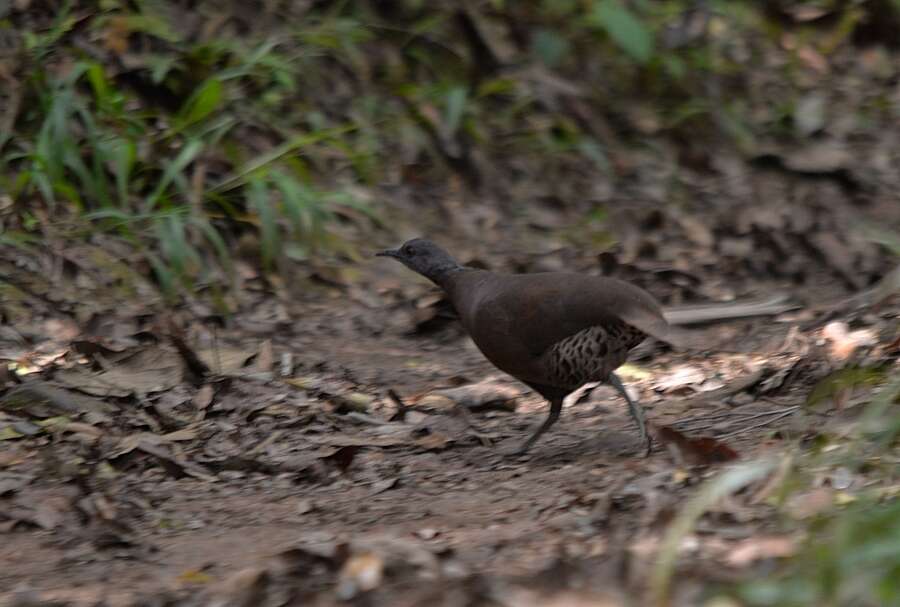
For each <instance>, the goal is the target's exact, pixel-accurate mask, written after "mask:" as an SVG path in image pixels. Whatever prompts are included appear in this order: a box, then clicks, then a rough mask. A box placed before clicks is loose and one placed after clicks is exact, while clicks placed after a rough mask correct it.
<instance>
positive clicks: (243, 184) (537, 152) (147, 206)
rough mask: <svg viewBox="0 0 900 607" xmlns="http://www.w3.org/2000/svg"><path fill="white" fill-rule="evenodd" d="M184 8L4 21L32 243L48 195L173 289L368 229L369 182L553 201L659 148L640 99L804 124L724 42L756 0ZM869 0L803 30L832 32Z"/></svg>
mask: <svg viewBox="0 0 900 607" xmlns="http://www.w3.org/2000/svg"><path fill="white" fill-rule="evenodd" d="M178 6H179V5H178V4H176V3H169V2H167V1H166V0H136V1H133V2H125V1H121V0H101V1H99V2H86V1H71V0H70V1H66V2H59V3H57V5H56V7H55V8H57V9H58V10H55V11H48V12H41V11H31V12H28V11H25V12H16V11H12V12H11V13H9V14H8V15H7V16H6V17H5V20H0V35H2V36H5V37H12V38H14V39H16V40H17V41H18V47H19V52H18V53H17V54H16V55H15V59H16V63H15V65H14V66H13V72H14V73H17V74H19V78H18V80H17V82H18V88H17V89H16V90H15V91H14V92H13V94H15V95H18V96H19V99H20V101H21V109H20V110H19V112H18V113H17V115H16V116H15V118H16V120H15V122H14V127H13V132H11V133H0V188H2V189H3V191H5V192H8V193H9V195H10V196H11V198H12V199H13V200H14V202H15V203H16V207H15V208H16V209H17V212H18V213H19V219H20V221H19V225H18V226H16V227H15V229H16V230H17V231H19V232H23V233H26V234H28V235H30V236H32V237H35V238H36V239H39V238H40V234H39V231H40V230H41V229H42V228H41V227H40V223H39V222H38V223H35V222H29V217H34V216H35V215H34V212H35V211H36V210H37V209H41V212H42V213H43V214H44V215H46V216H47V217H49V218H50V219H51V220H52V221H57V222H60V223H61V224H62V223H67V222H70V221H73V220H80V221H87V222H90V225H91V228H92V229H93V230H102V231H105V232H108V233H111V234H115V235H117V236H118V237H121V238H123V239H126V240H128V241H129V242H132V243H134V246H135V247H137V248H138V249H139V250H141V251H143V252H144V254H145V257H146V259H147V260H148V262H150V263H151V265H152V266H153V267H154V268H155V274H156V278H157V282H158V283H159V284H160V285H161V286H162V287H163V289H164V291H165V292H166V293H167V294H169V295H170V296H173V297H175V296H177V295H178V294H179V293H180V292H183V291H184V290H191V289H193V288H194V287H193V285H195V284H198V283H204V282H205V281H206V280H210V279H213V278H212V277H213V276H214V275H215V276H226V275H227V274H228V273H229V271H230V267H231V266H232V265H233V263H232V262H233V259H231V257H232V256H233V255H234V253H233V251H234V250H235V249H236V247H237V243H238V242H239V241H240V240H241V238H242V237H245V236H246V235H247V234H252V235H253V237H254V238H255V239H256V240H257V241H258V246H259V263H260V264H261V265H262V267H263V268H264V269H265V270H267V271H272V270H277V269H279V268H284V267H286V266H285V264H286V263H287V262H288V261H290V260H292V259H294V260H297V259H310V258H311V257H314V256H317V255H321V254H323V253H326V252H328V251H330V250H334V249H335V247H338V249H340V248H341V244H340V243H341V236H340V234H341V233H344V232H346V230H339V229H336V228H338V227H339V226H342V227H345V226H343V224H344V223H346V222H347V221H351V222H358V223H360V224H361V225H359V226H358V230H359V231H360V232H366V231H371V230H372V229H377V227H378V224H377V220H378V218H379V217H380V216H381V214H382V212H383V208H382V207H381V206H379V205H375V206H372V205H371V204H368V203H364V202H363V201H362V200H361V199H357V198H354V197H352V196H350V195H349V194H348V192H350V191H360V190H359V188H364V189H369V190H372V191H375V192H378V190H379V188H380V187H382V186H383V185H385V184H388V185H392V186H394V185H403V184H405V183H406V182H412V183H414V184H420V187H426V188H427V187H431V188H440V187H442V186H443V184H445V183H446V182H447V181H448V180H450V179H453V178H456V177H458V178H461V179H462V182H463V183H465V184H467V185H468V186H469V187H471V188H478V187H479V186H482V185H484V175H485V174H487V175H502V176H505V177H507V178H510V179H517V178H518V177H516V175H517V174H519V173H522V172H524V173H526V174H533V175H541V176H542V177H543V178H544V181H545V182H546V183H548V184H559V185H558V186H556V187H559V188H560V191H561V192H564V191H565V190H564V188H565V186H566V184H567V183H569V182H571V180H572V177H573V176H579V175H580V176H582V178H584V179H587V178H590V176H591V175H595V174H597V173H602V174H604V175H605V176H606V178H607V179H612V180H615V179H616V178H617V177H618V175H617V172H616V168H615V167H616V162H615V160H616V159H615V155H616V150H617V149H619V148H621V147H622V146H628V147H644V146H647V145H652V144H651V143H650V142H649V141H648V138H647V136H646V134H645V133H642V132H641V129H640V128H637V127H636V126H635V124H634V123H633V121H632V119H631V117H630V114H629V112H630V109H631V108H632V107H633V106H640V107H643V108H644V109H646V110H647V111H648V112H650V113H651V114H652V115H653V116H654V120H655V121H656V123H657V124H658V125H659V126H658V128H659V129H660V131H659V133H658V134H657V135H656V137H668V136H672V137H674V138H675V139H678V138H679V137H681V138H684V137H689V138H693V139H696V140H698V141H705V140H711V139H715V138H718V139H719V140H726V141H730V142H732V144H734V145H736V146H738V147H739V148H740V149H744V150H752V149H753V146H754V145H755V143H754V142H755V141H756V140H757V139H758V138H760V137H768V136H786V135H789V134H790V133H791V132H792V129H791V125H790V116H791V114H790V107H793V98H792V94H791V92H793V93H794V94H795V95H800V94H801V93H802V92H803V91H802V90H801V89H800V88H799V87H794V86H793V85H791V84H790V79H789V78H788V79H786V84H785V89H786V90H787V91H788V94H783V92H779V102H781V103H782V105H783V109H782V110H777V108H774V106H772V103H771V99H766V98H760V96H759V94H758V93H757V92H756V89H755V88H754V87H752V86H751V85H750V82H749V81H748V80H747V79H746V78H745V76H744V65H745V61H746V59H741V58H740V55H739V54H736V52H735V49H734V48H733V47H734V46H735V44H734V42H735V40H737V39H740V40H743V41H745V44H744V46H745V47H746V48H745V52H746V53H750V54H751V56H753V55H757V56H758V55H760V54H761V53H762V52H763V51H766V50H768V51H771V49H772V48H774V47H775V45H776V44H777V42H778V40H779V39H780V36H781V34H782V33H783V30H784V26H783V25H781V24H776V23H774V22H772V21H770V20H768V19H767V18H766V17H765V16H764V15H763V14H762V13H760V12H759V11H758V9H757V8H754V6H753V5H752V3H734V2H711V3H709V5H708V6H709V14H708V15H707V17H708V22H707V24H706V26H705V27H703V28H700V29H696V28H695V29H694V30H691V29H690V28H688V27H687V26H686V25H685V23H686V21H685V19H686V18H687V17H688V16H689V15H690V14H691V13H690V12H689V10H688V9H690V8H692V7H694V6H695V3H692V2H688V1H687V0H667V1H665V2H648V1H647V0H631V1H625V0H588V1H586V2H575V1H563V2H559V1H550V0H544V1H541V2H533V3H510V2H504V1H502V0H498V1H492V2H487V3H483V4H479V5H477V6H476V7H470V8H468V9H466V10H462V9H461V8H460V7H457V6H455V5H452V4H451V5H444V4H429V3H423V2H421V1H415V0H408V1H405V2H396V3H388V4H378V3H374V4H373V3H356V2H346V1H342V2H337V1H335V2H322V3H315V6H314V7H312V8H310V7H307V6H305V5H299V4H298V5H294V4H292V3H287V4H286V5H284V6H282V5H279V8H278V10H279V11H281V13H274V14H266V13H265V10H261V12H260V13H259V14H256V15H247V14H245V13H242V12H241V11H240V10H239V9H240V7H241V6H242V5H241V4H240V3H227V2H226V3H217V4H215V5H211V4H201V5H198V6H197V7H194V8H193V9H191V12H190V14H188V13H186V12H185V9H183V8H178ZM267 6H268V5H267ZM841 10H843V9H841ZM860 10H861V9H859V8H856V7H849V8H847V9H846V11H845V12H846V17H845V18H844V19H843V20H841V21H840V28H842V29H840V30H839V31H836V32H832V31H830V30H822V31H818V32H816V31H809V32H804V33H803V34H804V40H809V41H811V43H813V44H818V45H819V46H820V47H821V46H823V45H825V44H826V42H827V44H830V45H832V47H837V46H839V44H841V41H846V39H847V37H848V36H849V35H850V33H852V30H853V27H854V24H856V23H858V22H859V11H860ZM187 20H193V21H196V22H197V23H199V24H201V26H197V25H196V23H195V26H194V27H193V28H191V27H184V24H182V23H181V22H180V21H187ZM193 21H192V22H193ZM235 24H238V25H235ZM204 28H209V29H208V30H206V29H204ZM217 28H218V29H217ZM673 32H675V34H673ZM679 32H682V33H683V32H693V33H689V34H685V35H682V34H681V33H679ZM673 41H674V42H673ZM787 54H788V55H790V52H788V53H787ZM788 65H789V67H788V68H785V69H786V70H789V69H795V68H794V67H791V66H792V65H793V64H788ZM723 90H725V93H723V92H722V91H723ZM726 93H727V94H726ZM754 105H755V106H757V109H758V108H759V107H762V108H767V109H766V112H765V113H764V115H763V117H762V118H760V119H755V118H753V119H751V116H752V115H753V109H754ZM888 106H889V104H888ZM888 106H885V107H884V108H883V110H882V113H881V114H879V113H877V112H876V113H875V114H874V115H873V117H872V120H874V121H876V122H877V121H879V120H885V119H889V118H890V116H889V115H888V114H889V109H888ZM779 111H781V112H782V113H779ZM511 160H512V161H513V162H510V161H511ZM348 186H353V187H348ZM377 198H378V197H377V196H370V197H367V199H377ZM351 218H353V219H351ZM373 222H375V223H373ZM7 237H10V238H13V239H16V238H18V239H19V240H21V239H22V238H21V236H15V237H13V236H12V235H10V234H7ZM215 280H221V279H219V278H216V279H215Z"/></svg>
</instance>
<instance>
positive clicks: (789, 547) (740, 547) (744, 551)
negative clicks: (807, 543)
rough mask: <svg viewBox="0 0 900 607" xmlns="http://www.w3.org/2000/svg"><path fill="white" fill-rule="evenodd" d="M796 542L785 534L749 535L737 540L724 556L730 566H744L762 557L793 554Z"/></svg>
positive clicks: (770, 557)
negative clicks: (739, 540)
mask: <svg viewBox="0 0 900 607" xmlns="http://www.w3.org/2000/svg"><path fill="white" fill-rule="evenodd" d="M796 550H797V543H796V542H795V541H794V539H793V538H790V537H785V536H772V537H751V538H748V539H746V540H743V541H741V542H738V544H737V546H735V547H734V548H733V549H732V550H731V552H729V553H728V555H726V557H725V562H726V563H728V564H729V565H730V566H732V567H746V566H747V565H751V564H753V563H755V562H756V561H759V560H762V559H772V558H784V557H788V556H791V555H793V554H794V553H795V552H796Z"/></svg>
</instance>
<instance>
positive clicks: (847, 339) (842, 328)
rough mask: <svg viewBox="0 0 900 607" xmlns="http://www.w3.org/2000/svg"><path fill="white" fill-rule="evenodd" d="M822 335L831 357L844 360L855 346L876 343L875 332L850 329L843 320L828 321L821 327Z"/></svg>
mask: <svg viewBox="0 0 900 607" xmlns="http://www.w3.org/2000/svg"><path fill="white" fill-rule="evenodd" d="M822 337H824V338H825V339H826V340H828V343H829V347H830V353H831V356H832V358H834V359H836V360H846V359H847V358H849V357H850V355H852V354H853V353H854V352H855V351H856V350H857V348H861V347H863V346H873V345H875V344H876V343H877V337H876V335H875V332H874V331H872V330H870V329H860V330H858V331H850V330H849V328H848V326H847V323H845V322H830V323H828V324H827V325H825V327H823V329H822Z"/></svg>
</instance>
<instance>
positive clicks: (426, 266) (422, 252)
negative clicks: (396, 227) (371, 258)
mask: <svg viewBox="0 0 900 607" xmlns="http://www.w3.org/2000/svg"><path fill="white" fill-rule="evenodd" d="M375 255H376V256H379V257H393V258H394V259H397V260H398V261H400V262H401V263H402V264H403V265H405V266H406V267H407V268H409V269H410V270H412V271H414V272H418V273H419V274H421V275H422V276H424V277H425V278H427V279H428V280H430V281H431V282H433V283H435V284H437V285H442V284H443V281H444V280H445V279H446V278H447V276H448V275H450V274H452V273H453V272H456V271H457V270H462V269H463V267H462V266H461V265H459V264H458V263H456V260H455V259H453V258H452V257H451V256H450V253H448V252H447V251H445V250H444V249H442V248H441V247H439V246H437V245H436V244H434V243H433V242H431V241H430V240H426V239H425V238H413V239H412V240H407V241H406V242H405V243H403V246H402V247H400V248H399V249H387V250H384V251H381V252H379V253H376V254H375Z"/></svg>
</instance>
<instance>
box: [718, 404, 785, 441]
mask: <svg viewBox="0 0 900 607" xmlns="http://www.w3.org/2000/svg"><path fill="white" fill-rule="evenodd" d="M799 408H800V406H799V405H798V406H796V407H790V408H788V409H787V410H785V411H781V412H780V413H779V414H778V415H776V416H775V417H773V418H771V419H767V420H766V421H764V422H760V423H758V424H754V425H752V426H747V427H746V428H741V429H740V430H735V431H734V432H729V433H727V434H722V435H720V436H718V437H717V438H730V437H732V436H737V435H738V434H742V433H744V432H747V431H748V430H753V429H755V428H761V427H763V426H767V425H769V424H771V423H772V422H776V421H778V420H779V419H781V418H783V417H787V416H788V415H790V414H791V413H793V412H794V411H796V410H797V409H799Z"/></svg>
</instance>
